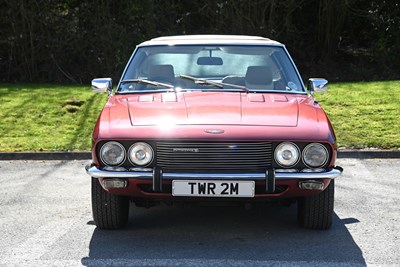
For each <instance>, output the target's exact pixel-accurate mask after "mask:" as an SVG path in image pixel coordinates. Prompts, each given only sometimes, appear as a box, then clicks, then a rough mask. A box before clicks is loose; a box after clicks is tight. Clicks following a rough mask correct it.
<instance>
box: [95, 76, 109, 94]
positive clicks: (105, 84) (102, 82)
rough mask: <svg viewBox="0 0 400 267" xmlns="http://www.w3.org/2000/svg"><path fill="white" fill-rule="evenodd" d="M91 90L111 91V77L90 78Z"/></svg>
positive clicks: (98, 91)
mask: <svg viewBox="0 0 400 267" xmlns="http://www.w3.org/2000/svg"><path fill="white" fill-rule="evenodd" d="M92 91H93V92H96V93H105V92H108V94H109V95H110V94H111V92H112V79H111V78H97V79H93V80H92Z"/></svg>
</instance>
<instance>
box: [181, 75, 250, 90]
mask: <svg viewBox="0 0 400 267" xmlns="http://www.w3.org/2000/svg"><path fill="white" fill-rule="evenodd" d="M179 77H180V78H183V79H188V80H192V81H194V82H195V83H199V84H210V85H214V86H216V87H218V88H221V89H222V88H224V85H225V86H230V87H234V88H238V89H241V90H242V91H245V92H246V93H248V92H249V90H248V89H247V88H246V87H245V86H240V85H237V84H230V83H222V82H214V81H210V80H207V79H202V78H196V77H192V76H189V75H183V74H181V75H179Z"/></svg>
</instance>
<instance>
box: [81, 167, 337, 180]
mask: <svg viewBox="0 0 400 267" xmlns="http://www.w3.org/2000/svg"><path fill="white" fill-rule="evenodd" d="M342 171H343V169H342V168H341V167H335V168H334V169H332V170H330V171H328V172H312V173H305V172H296V173H282V172H278V173H275V180H308V179H335V178H336V177H338V176H340V175H341V174H342ZM86 172H87V174H89V175H90V176H92V177H94V178H126V179H144V180H147V179H148V180H152V179H153V172H117V171H103V170H100V169H98V168H96V166H90V165H88V166H86ZM265 177H266V173H170V172H163V174H162V179H165V180H183V179H185V180H195V179H204V180H206V179H214V180H265Z"/></svg>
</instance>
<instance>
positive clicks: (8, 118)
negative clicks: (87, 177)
mask: <svg viewBox="0 0 400 267" xmlns="http://www.w3.org/2000/svg"><path fill="white" fill-rule="evenodd" d="M106 99H107V95H106V94H99V93H93V92H91V89H90V86H86V87H83V86H59V85H31V84H29V85H26V84H17V85H11V84H0V103H1V104H0V107H1V108H0V151H3V152H4V151H89V150H90V147H91V133H92V130H93V126H94V124H95V123H96V119H97V116H98V115H99V112H100V110H101V108H102V107H103V106H104V104H105V101H106Z"/></svg>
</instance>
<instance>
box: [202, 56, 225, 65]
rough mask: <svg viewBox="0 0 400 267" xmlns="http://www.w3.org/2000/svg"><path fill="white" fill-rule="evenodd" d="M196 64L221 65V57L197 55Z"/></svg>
mask: <svg viewBox="0 0 400 267" xmlns="http://www.w3.org/2000/svg"><path fill="white" fill-rule="evenodd" d="M197 65H214V66H215V65H222V58H220V57H199V58H198V59H197Z"/></svg>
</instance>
